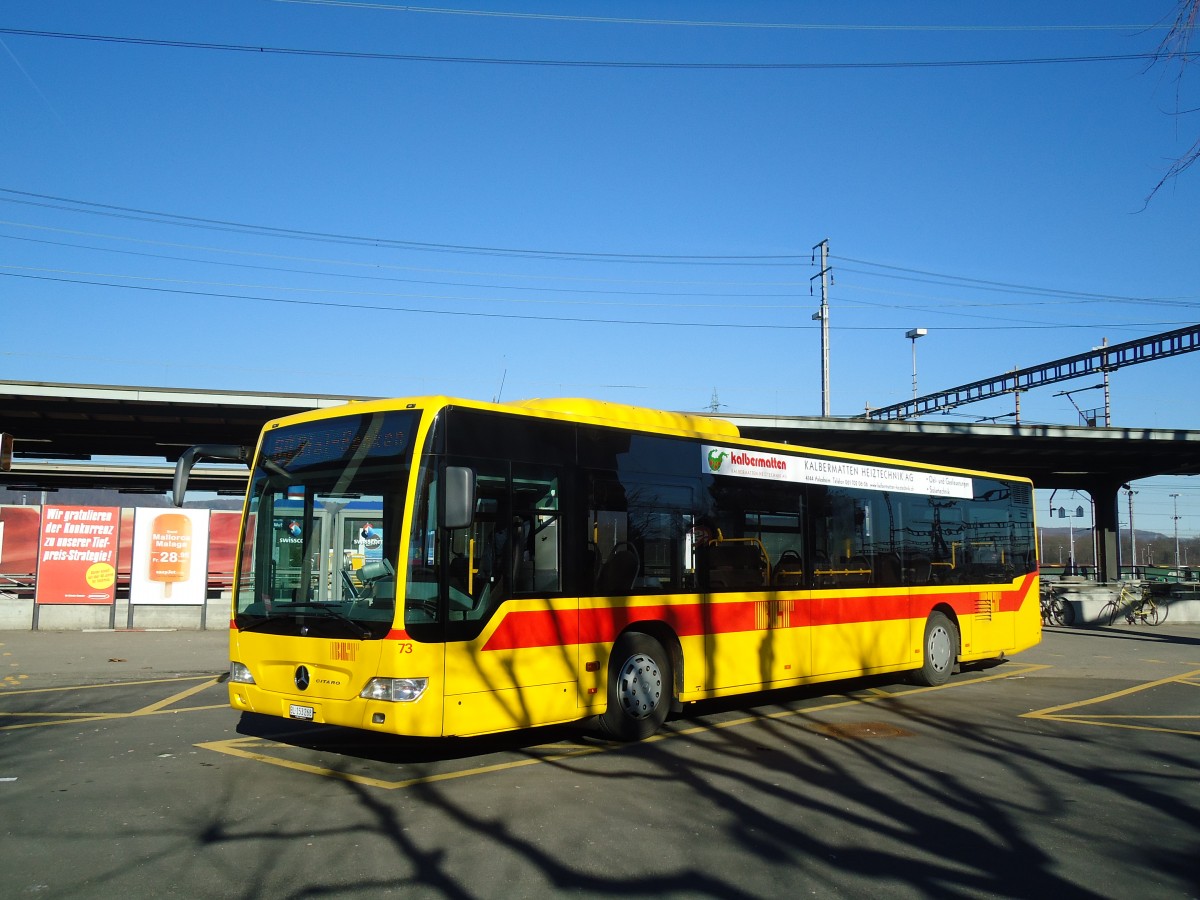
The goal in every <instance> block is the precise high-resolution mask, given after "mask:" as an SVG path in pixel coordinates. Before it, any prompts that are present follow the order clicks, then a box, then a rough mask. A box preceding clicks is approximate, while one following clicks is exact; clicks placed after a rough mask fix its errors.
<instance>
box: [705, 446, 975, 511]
mask: <svg viewBox="0 0 1200 900" xmlns="http://www.w3.org/2000/svg"><path fill="white" fill-rule="evenodd" d="M701 453H702V457H703V458H702V461H701V465H702V466H703V471H705V472H708V473H709V474H712V475H732V476H734V477H736V478H765V479H769V480H772V481H792V482H799V483H802V484H822V485H826V486H827V487H841V488H859V489H862V490H871V491H895V492H898V493H902V494H926V495H928V496H931V497H958V498H960V499H963V500H969V499H971V498H972V497H973V496H974V489H973V485H972V483H971V479H970V478H967V477H964V476H962V475H949V474H944V473H941V472H922V471H918V470H914V469H899V468H894V467H892V466H883V465H874V464H871V463H863V462H850V461H847V460H840V459H822V458H818V457H813V456H792V455H790V454H781V453H768V452H765V451H761V450H746V449H743V448H739V447H715V446H712V445H710V444H704V445H702V446H701Z"/></svg>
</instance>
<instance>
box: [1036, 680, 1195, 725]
mask: <svg viewBox="0 0 1200 900" xmlns="http://www.w3.org/2000/svg"><path fill="white" fill-rule="evenodd" d="M1197 676H1200V669H1195V670H1193V671H1191V672H1184V673H1182V674H1179V675H1173V676H1169V677H1167V678H1159V679H1156V680H1154V681H1147V682H1144V683H1143V684H1138V685H1134V686H1133V687H1128V688H1125V689H1123V690H1120V691H1113V692H1112V693H1109V694H1102V695H1101V696H1099V697H1091V698H1088V699H1086V700H1077V701H1075V702H1074V703H1064V704H1062V705H1061V706H1051V707H1048V708H1046V709H1038V710H1034V711H1033V712H1027V713H1025V714H1024V715H1022V717H1021V718H1024V719H1044V720H1047V721H1051V722H1067V723H1070V724H1072V725H1094V726H1096V727H1098V728H1124V729H1128V730H1132V731H1154V732H1157V733H1159V734H1186V735H1196V734H1197V733H1200V715H1195V716H1178V715H1170V714H1163V715H1160V716H1154V715H1149V716H1146V715H1119V714H1105V713H1095V712H1087V713H1072V712H1070V711H1071V710H1081V709H1083V708H1084V707H1088V706H1095V705H1096V704H1099V703H1104V702H1107V701H1109V700H1119V699H1121V698H1123V697H1129V696H1132V695H1134V694H1138V693H1141V692H1142V691H1148V690H1152V689H1153V688H1157V687H1163V686H1165V685H1169V684H1182V685H1186V686H1188V687H1200V682H1197V681H1196V680H1195V679H1196V678H1197ZM1156 721H1157V722H1163V721H1188V722H1195V723H1197V725H1196V727H1195V728H1167V727H1162V726H1155V725H1150V724H1146V723H1149V722H1156Z"/></svg>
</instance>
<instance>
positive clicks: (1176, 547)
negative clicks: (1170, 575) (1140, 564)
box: [1171, 494, 1179, 569]
mask: <svg viewBox="0 0 1200 900" xmlns="http://www.w3.org/2000/svg"><path fill="white" fill-rule="evenodd" d="M1171 499H1172V500H1173V501H1174V502H1175V515H1174V519H1175V568H1176V569H1178V568H1179V495H1178V494H1172V495H1171Z"/></svg>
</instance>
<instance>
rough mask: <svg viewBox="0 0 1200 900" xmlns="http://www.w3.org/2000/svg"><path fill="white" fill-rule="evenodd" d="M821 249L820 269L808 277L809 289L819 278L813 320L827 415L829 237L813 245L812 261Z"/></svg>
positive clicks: (827, 413) (823, 404)
mask: <svg viewBox="0 0 1200 900" xmlns="http://www.w3.org/2000/svg"><path fill="white" fill-rule="evenodd" d="M818 247H819V248H820V250H821V271H820V272H818V273H817V274H816V275H814V276H813V277H812V278H810V279H808V283H809V290H810V291H811V290H812V283H813V282H814V281H815V280H816V279H818V278H820V279H821V309H820V310H819V311H818V312H815V313H813V320H814V321H816V320H817V319H820V320H821V415H822V416H828V415H829V282H830V277H829V274H830V273H829V238H826V239H825V240H823V241H821V243H819V244H816V245H814V246H813V251H814V252H813V262H816V250H817V248H818Z"/></svg>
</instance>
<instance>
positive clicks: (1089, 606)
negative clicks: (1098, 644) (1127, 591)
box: [1052, 578, 1200, 628]
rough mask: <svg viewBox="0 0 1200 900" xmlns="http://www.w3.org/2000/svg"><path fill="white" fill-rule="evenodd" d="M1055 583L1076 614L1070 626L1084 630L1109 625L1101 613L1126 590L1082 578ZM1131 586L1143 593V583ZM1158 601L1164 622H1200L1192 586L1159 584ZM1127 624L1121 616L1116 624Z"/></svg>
mask: <svg viewBox="0 0 1200 900" xmlns="http://www.w3.org/2000/svg"><path fill="white" fill-rule="evenodd" d="M1052 584H1053V587H1054V589H1055V590H1056V591H1057V592H1058V593H1059V594H1060V596H1062V598H1063V600H1064V601H1065V602H1066V603H1067V605H1068V606H1069V607H1070V609H1071V612H1072V613H1073V617H1072V620H1071V621H1070V622H1069V623H1068V624H1071V625H1074V626H1076V627H1081V628H1096V627H1099V626H1101V625H1108V624H1109V621H1108V616H1104V617H1102V616H1101V613H1103V612H1104V608H1105V607H1106V606H1107V605H1108V603H1109V601H1111V600H1114V599H1116V598H1117V597H1119V596H1120V594H1121V587H1122V583H1121V582H1107V583H1106V582H1097V581H1087V580H1085V579H1082V578H1064V579H1062V580H1060V581H1055V582H1052ZM1128 584H1129V586H1130V588H1131V590H1132V591H1133V592H1134V593H1135V594H1136V593H1139V592H1140V591H1141V585H1140V584H1139V583H1137V582H1128ZM1154 602H1155V603H1157V604H1158V606H1159V610H1160V613H1161V618H1160V622H1174V623H1176V624H1179V625H1183V624H1196V623H1200V593H1198V592H1197V591H1195V590H1192V589H1190V585H1170V584H1156V585H1155V590H1154ZM1124 621H1125V620H1124V617H1123V616H1119V617H1118V619H1117V621H1116V623H1114V624H1123V623H1124Z"/></svg>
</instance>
